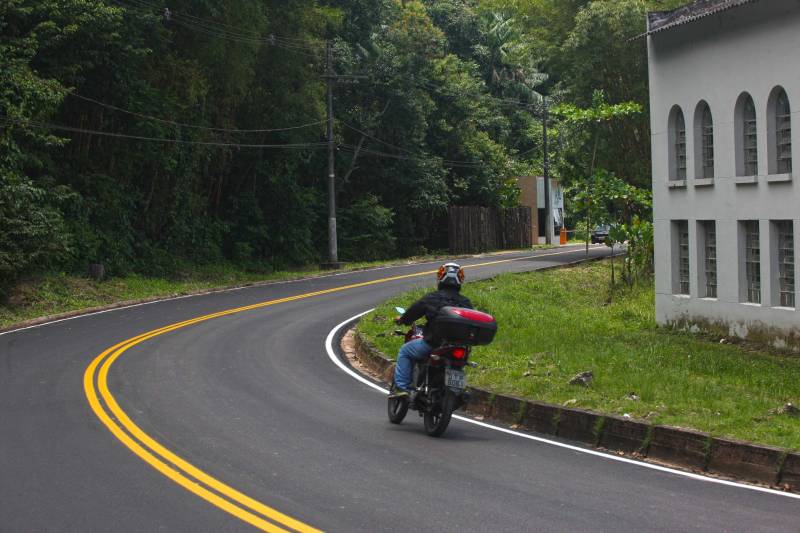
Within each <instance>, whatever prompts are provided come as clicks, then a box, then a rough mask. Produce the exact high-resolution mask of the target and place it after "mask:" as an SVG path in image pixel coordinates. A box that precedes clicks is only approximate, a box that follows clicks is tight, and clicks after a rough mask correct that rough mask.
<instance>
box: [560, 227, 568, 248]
mask: <svg viewBox="0 0 800 533" xmlns="http://www.w3.org/2000/svg"><path fill="white" fill-rule="evenodd" d="M561 244H567V228H565V227H564V226H561Z"/></svg>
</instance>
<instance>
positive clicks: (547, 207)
mask: <svg viewBox="0 0 800 533" xmlns="http://www.w3.org/2000/svg"><path fill="white" fill-rule="evenodd" d="M542 103H543V104H544V105H543V106H542V107H543V108H544V118H543V119H542V144H543V147H544V164H543V167H544V213H545V222H544V233H545V241H544V242H545V243H547V244H553V197H552V194H551V192H550V151H549V149H548V148H547V119H548V110H547V97H546V96H543V97H542Z"/></svg>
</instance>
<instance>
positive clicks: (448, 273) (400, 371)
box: [392, 263, 472, 397]
mask: <svg viewBox="0 0 800 533" xmlns="http://www.w3.org/2000/svg"><path fill="white" fill-rule="evenodd" d="M436 280H437V290H436V291H435V292H431V293H428V294H426V295H425V296H423V297H422V298H420V299H419V300H417V301H416V302H414V304H413V305H412V306H411V307H409V308H408V310H407V311H406V312H405V313H403V315H402V316H399V317H397V318H396V319H395V322H396V323H397V324H405V325H411V324H413V323H414V322H416V321H417V320H419V319H420V318H422V317H423V316H424V317H426V318H427V320H428V322H427V323H426V324H425V326H424V328H423V331H424V336H423V338H422V339H415V340H412V341H409V342H407V343H405V344H404V345H403V346H402V347H401V348H400V352H399V353H398V354H397V365H396V366H395V371H394V389H393V391H392V395H393V397H400V396H408V395H409V393H410V388H411V379H412V371H413V368H414V361H421V360H424V359H425V358H427V357H428V356H430V354H431V352H433V350H434V349H435V348H436V346H435V339H433V328H432V324H433V322H434V320H435V319H436V314H437V313H438V312H439V310H440V309H441V308H442V307H445V306H454V307H466V308H468V309H472V303H471V302H470V301H469V299H468V298H466V297H465V296H462V295H461V294H460V293H459V291H460V290H461V285H462V284H463V283H464V269H463V268H461V266H460V265H458V264H456V263H446V264H444V265H442V266H441V267H439V271H438V273H437V274H436Z"/></svg>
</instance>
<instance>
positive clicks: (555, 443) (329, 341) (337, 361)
mask: <svg viewBox="0 0 800 533" xmlns="http://www.w3.org/2000/svg"><path fill="white" fill-rule="evenodd" d="M372 311H374V309H370V310H368V311H364V312H363V313H359V314H357V315H356V316H354V317H351V318H348V319H347V320H345V321H344V322H342V323H341V324H339V325H338V326H336V327H335V328H333V329H332V330H331V331H330V333H328V337H327V338H326V339H325V349H326V350H327V352H328V357H329V358H330V360H331V361H333V363H334V364H335V365H336V366H338V367H339V368H340V369H342V370H343V371H345V372H346V373H347V374H349V375H350V376H351V377H352V378H354V379H356V380H358V381H360V382H361V383H363V384H365V385H367V386H369V387H372V388H373V389H375V390H377V391H380V392H381V393H383V394H387V395H388V394H389V391H388V390H386V389H384V388H383V387H381V386H379V385H376V384H375V383H373V382H371V381H370V380H368V379H366V378H365V377H363V376H361V375H359V374H358V373H357V372H355V371H354V370H353V369H351V368H349V367H348V366H347V365H345V364H344V363H343V362H342V361H341V360H340V359H339V357H337V356H336V352H335V351H334V349H333V339H334V338H335V337H336V334H337V333H338V332H339V331H340V330H341V329H342V328H343V327H345V326H346V325H347V324H350V323H352V322H353V321H355V320H357V319H359V318H361V317H362V316H364V315H366V314H367V313H370V312H372ZM453 418H457V419H458V420H461V421H463V422H467V423H469V424H474V425H476V426H480V427H483V428H487V429H493V430H495V431H499V432H501V433H506V434H508V435H514V436H515V437H521V438H523V439H528V440H532V441H536V442H541V443H544V444H550V445H552V446H558V447H559V448H565V449H567V450H572V451H575V452H579V453H585V454H588V455H594V456H596V457H602V458H604V459H610V460H612V461H618V462H620V463H628V464H632V465H636V466H640V467H642V468H649V469H651V470H658V471H660V472H667V473H670V474H675V475H678V476H683V477H688V478H691V479H696V480H699V481H706V482H709V483H717V484H719V485H727V486H729V487H737V488H740V489H747V490H753V491H756V492H765V493H767V494H772V495H775V496H784V497H786V498H793V499H797V500H800V494H794V493H791V492H782V491H779V490H775V489H769V488H766V487H759V486H757V485H747V484H745V483H737V482H735V481H728V480H725V479H717V478H713V477H708V476H703V475H700V474H695V473H693V472H684V471H683V470H675V469H674V468H668V467H666V466H660V465H655V464H652V463H645V462H642V461H636V460H634V459H629V458H627V457H620V456H618V455H611V454H608V453H603V452H599V451H597V450H590V449H588V448H581V447H580V446H572V445H571V444H566V443H563V442H558V441H554V440H550V439H545V438H542V437H537V436H535V435H529V434H527V433H520V432H519V431H514V430H512V429H506V428H502V427H498V426H493V425H492V424H487V423H486V422H480V421H478V420H474V419H472V418H467V417H464V416H460V415H453Z"/></svg>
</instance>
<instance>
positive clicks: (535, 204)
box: [517, 176, 564, 244]
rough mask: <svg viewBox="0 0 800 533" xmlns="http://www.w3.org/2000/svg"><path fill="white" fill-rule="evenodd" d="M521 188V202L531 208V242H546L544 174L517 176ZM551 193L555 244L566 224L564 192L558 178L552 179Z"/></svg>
mask: <svg viewBox="0 0 800 533" xmlns="http://www.w3.org/2000/svg"><path fill="white" fill-rule="evenodd" d="M517 184H518V185H519V189H520V197H519V204H520V205H521V206H525V207H530V208H531V222H532V224H531V242H532V243H533V244H544V243H545V241H546V237H545V236H546V233H545V205H544V204H545V196H544V177H543V176H520V177H518V178H517ZM550 195H551V197H552V205H553V244H558V242H559V241H558V239H559V232H560V231H561V226H563V225H564V193H563V191H562V190H561V185H560V184H559V183H558V180H554V179H552V178H551V179H550Z"/></svg>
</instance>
